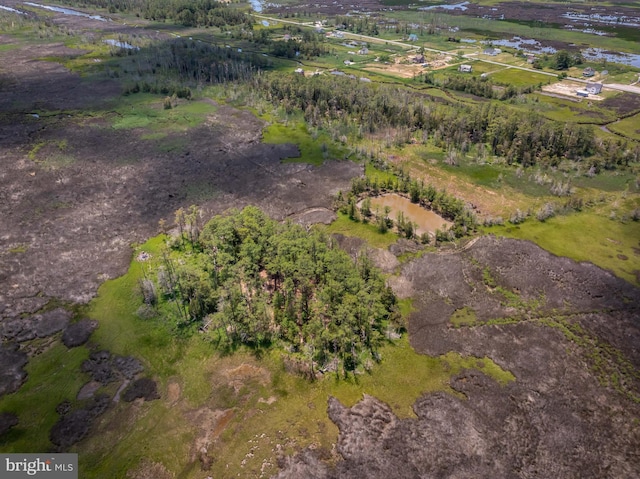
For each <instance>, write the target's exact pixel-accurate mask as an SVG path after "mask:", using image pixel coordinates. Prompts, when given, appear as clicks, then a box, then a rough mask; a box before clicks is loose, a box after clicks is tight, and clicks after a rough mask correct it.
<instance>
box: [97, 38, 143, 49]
mask: <svg viewBox="0 0 640 479" xmlns="http://www.w3.org/2000/svg"><path fill="white" fill-rule="evenodd" d="M104 42H105V43H107V44H109V45H112V46H114V47H118V48H124V49H126V50H140V47H136V46H133V45H131V44H130V43H127V42H121V41H119V40H113V39H108V40H105V41H104Z"/></svg>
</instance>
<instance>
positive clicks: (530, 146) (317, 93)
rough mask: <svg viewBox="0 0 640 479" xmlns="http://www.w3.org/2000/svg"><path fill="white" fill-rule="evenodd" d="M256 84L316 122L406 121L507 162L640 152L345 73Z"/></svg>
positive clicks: (437, 139)
mask: <svg viewBox="0 0 640 479" xmlns="http://www.w3.org/2000/svg"><path fill="white" fill-rule="evenodd" d="M254 85H255V86H256V90H257V91H261V92H264V93H263V94H264V95H266V97H267V99H268V100H270V101H272V102H273V103H275V104H277V105H279V106H282V107H283V108H284V109H285V111H287V112H288V113H294V112H299V111H302V112H303V113H304V116H305V119H306V120H307V121H308V122H309V123H310V124H311V125H316V126H328V125H332V124H335V123H336V122H338V123H340V122H341V123H342V124H344V125H345V126H348V125H353V124H354V123H355V124H357V125H359V127H360V128H361V129H362V131H363V132H364V133H372V132H376V131H379V130H381V129H384V128H397V129H407V130H408V131H409V132H413V133H416V132H421V134H420V135H414V137H415V136H418V137H420V138H423V139H427V138H431V139H433V141H434V143H435V144H436V146H439V147H442V148H443V149H449V148H451V147H455V148H457V149H459V150H461V151H463V152H464V151H468V149H469V148H470V147H471V146H472V145H476V146H478V147H479V148H481V149H484V148H485V145H486V146H488V147H489V151H490V152H491V153H492V154H493V155H496V156H499V157H503V158H505V159H506V160H507V162H508V163H509V164H512V163H518V164H522V165H523V166H532V165H543V166H556V165H558V164H559V163H560V161H562V159H571V160H575V161H582V162H584V163H586V164H589V165H590V166H595V167H596V169H598V168H601V167H604V168H615V167H616V166H625V165H628V164H629V162H631V161H637V160H638V158H639V157H640V147H639V146H637V145H636V146H635V147H633V146H630V145H629V144H627V143H626V142H622V141H618V142H615V141H604V142H601V141H596V136H595V135H594V133H593V130H592V127H591V126H589V125H578V124H573V123H563V122H556V121H552V120H548V119H546V118H544V117H542V116H540V115H537V114H534V113H531V112H530V111H518V110H515V109H513V108H509V107H508V106H504V105H499V104H497V103H495V102H486V103H484V104H480V105H472V104H465V105H460V104H454V103H449V104H447V103H443V102H442V100H440V99H435V100H434V99H433V98H432V97H429V96H428V95H426V94H422V93H420V92H414V91H408V90H407V89H404V88H401V87H395V86H391V85H376V84H370V83H364V82H359V81H357V80H351V79H349V78H348V77H344V76H340V77H335V76H329V75H320V76H315V77H312V78H305V77H302V76H300V75H275V74H274V75H261V76H259V77H256V78H255V82H254ZM409 139H411V136H409V137H408V138H407V140H409Z"/></svg>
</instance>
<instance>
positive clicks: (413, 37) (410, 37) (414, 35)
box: [408, 33, 418, 42]
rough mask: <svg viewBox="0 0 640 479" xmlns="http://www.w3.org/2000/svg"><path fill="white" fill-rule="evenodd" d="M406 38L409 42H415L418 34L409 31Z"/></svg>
mask: <svg viewBox="0 0 640 479" xmlns="http://www.w3.org/2000/svg"><path fill="white" fill-rule="evenodd" d="M408 40H409V41H410V42H417V41H418V35H416V34H415V33H411V34H410V35H409V38H408Z"/></svg>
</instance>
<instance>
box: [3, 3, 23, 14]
mask: <svg viewBox="0 0 640 479" xmlns="http://www.w3.org/2000/svg"><path fill="white" fill-rule="evenodd" d="M0 10H6V11H7V12H13V13H17V14H19V15H25V13H24V12H21V11H20V10H16V9H15V8H11V7H5V6H4V5H0Z"/></svg>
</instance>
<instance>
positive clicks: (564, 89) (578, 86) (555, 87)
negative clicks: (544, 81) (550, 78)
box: [542, 80, 604, 101]
mask: <svg viewBox="0 0 640 479" xmlns="http://www.w3.org/2000/svg"><path fill="white" fill-rule="evenodd" d="M585 87H586V85H585V84H584V83H580V82H575V81H571V80H563V81H560V82H556V83H551V84H549V85H544V86H543V87H542V91H543V92H548V93H552V94H556V95H563V96H567V97H571V99H575V98H580V97H578V96H577V95H576V90H584V89H585ZM584 100H596V101H603V100H604V97H603V96H600V95H592V94H591V93H589V96H588V97H587V98H584Z"/></svg>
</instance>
